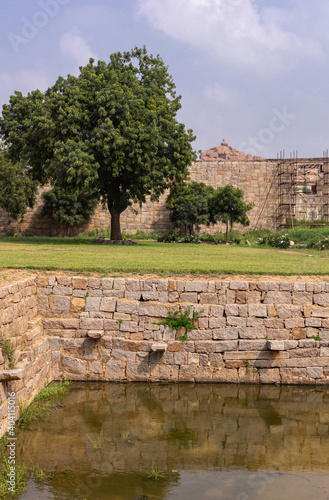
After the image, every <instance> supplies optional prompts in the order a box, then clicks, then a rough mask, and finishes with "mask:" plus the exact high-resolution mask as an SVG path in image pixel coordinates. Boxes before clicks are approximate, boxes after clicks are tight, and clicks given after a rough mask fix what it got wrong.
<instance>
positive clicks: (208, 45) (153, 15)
mask: <svg viewBox="0 0 329 500" xmlns="http://www.w3.org/2000/svg"><path fill="white" fill-rule="evenodd" d="M139 12H140V14H143V15H145V16H146V18H147V19H148V21H149V22H150V23H151V24H152V25H153V26H154V27H155V28H157V29H159V30H161V31H163V32H164V33H166V34H167V35H168V36H170V37H172V38H173V39H175V40H178V41H181V42H185V43H188V44H189V45H191V46H193V47H196V48H197V49H200V48H201V50H203V51H206V52H207V53H208V54H209V55H210V56H211V57H215V58H217V59H218V60H220V61H222V62H224V63H225V64H228V65H229V66H231V67H234V68H240V69H241V70H242V71H245V70H246V69H251V70H253V71H258V72H262V73H266V72H269V71H270V72H272V71H273V72H274V71H278V70H283V69H284V68H287V65H294V64H295V61H296V59H297V58H298V57H299V58H301V56H302V57H303V58H305V57H306V58H307V57H312V58H313V57H319V56H320V55H322V51H321V48H320V45H319V44H318V43H317V42H316V41H315V40H314V39H309V38H307V37H306V36H305V35H304V34H303V36H298V33H297V32H294V31H293V30H292V28H293V27H294V24H293V23H291V24H289V28H290V27H291V29H289V28H287V27H284V26H283V25H280V22H279V19H280V18H281V19H283V20H284V19H285V16H284V14H285V12H284V11H283V9H282V12H281V14H282V15H281V16H278V9H276V10H275V11H274V10H273V11H270V9H268V8H267V9H266V12H265V9H264V12H263V11H262V10H261V9H260V8H259V7H257V5H256V3H255V1H254V0H180V1H177V0H157V1H156V2H155V1H154V0H139Z"/></svg>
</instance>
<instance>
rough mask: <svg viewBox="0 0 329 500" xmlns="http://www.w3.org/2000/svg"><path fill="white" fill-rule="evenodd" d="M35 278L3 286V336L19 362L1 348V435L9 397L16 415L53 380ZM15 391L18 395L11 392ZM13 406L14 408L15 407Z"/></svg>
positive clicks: (0, 320) (0, 313)
mask: <svg viewBox="0 0 329 500" xmlns="http://www.w3.org/2000/svg"><path fill="white" fill-rule="evenodd" d="M36 288H37V287H36V282H35V278H33V277H32V278H30V279H28V280H24V281H20V282H18V283H15V284H13V285H10V286H7V287H3V288H0V336H1V340H2V341H8V340H10V341H11V342H12V343H13V345H14V346H15V358H16V361H17V362H16V365H15V368H14V369H8V368H9V365H8V360H6V357H5V355H4V353H3V349H0V436H2V435H3V434H4V433H5V432H7V431H8V416H9V413H10V412H9V411H8V399H9V400H10V402H11V405H10V406H11V412H12V411H14V413H15V416H16V418H17V417H18V414H19V404H20V403H22V402H25V403H26V404H29V403H30V402H31V401H32V400H33V398H34V397H35V396H36V394H38V392H40V390H41V389H42V388H43V387H44V386H45V385H47V383H49V382H50V381H51V380H52V379H53V376H52V372H51V355H50V352H49V343H48V337H47V336H46V335H45V334H44V333H43V325H42V318H41V317H40V316H39V315H38V305H37V296H36V293H37V292H36ZM12 393H15V398H14V401H13V398H10V397H9V395H10V394H12ZM13 408H14V410H13Z"/></svg>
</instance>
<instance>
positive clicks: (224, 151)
mask: <svg viewBox="0 0 329 500" xmlns="http://www.w3.org/2000/svg"><path fill="white" fill-rule="evenodd" d="M200 160H201V161H225V160H230V161H242V160H265V158H263V157H262V156H252V155H246V154H245V153H244V152H243V151H238V150H237V149H235V148H231V146H229V145H228V142H226V141H225V139H223V140H222V142H221V145H220V146H219V147H215V148H210V149H207V150H206V151H203V152H202V153H201V155H200Z"/></svg>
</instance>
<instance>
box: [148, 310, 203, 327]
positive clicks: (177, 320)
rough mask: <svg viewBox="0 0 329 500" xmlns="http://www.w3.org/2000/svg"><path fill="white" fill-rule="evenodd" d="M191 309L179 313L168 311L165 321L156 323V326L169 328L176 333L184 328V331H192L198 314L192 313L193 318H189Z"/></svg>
mask: <svg viewBox="0 0 329 500" xmlns="http://www.w3.org/2000/svg"><path fill="white" fill-rule="evenodd" d="M190 314H191V309H186V311H185V312H183V313H180V312H179V311H174V312H172V311H170V310H169V311H168V313H167V317H166V319H164V320H163V321H160V323H156V324H157V325H164V326H169V327H170V328H172V329H173V330H174V331H176V332H177V331H178V330H180V329H181V328H185V330H186V331H189V330H192V328H194V322H195V320H196V319H198V317H199V313H198V312H196V311H195V312H194V313H193V317H192V318H190Z"/></svg>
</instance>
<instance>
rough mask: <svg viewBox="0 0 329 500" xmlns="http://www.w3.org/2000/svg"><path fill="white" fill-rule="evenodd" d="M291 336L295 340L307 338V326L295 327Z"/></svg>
mask: <svg viewBox="0 0 329 500" xmlns="http://www.w3.org/2000/svg"><path fill="white" fill-rule="evenodd" d="M290 336H291V337H292V339H293V340H300V339H306V330H305V328H293V329H292V330H291V335H290Z"/></svg>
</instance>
